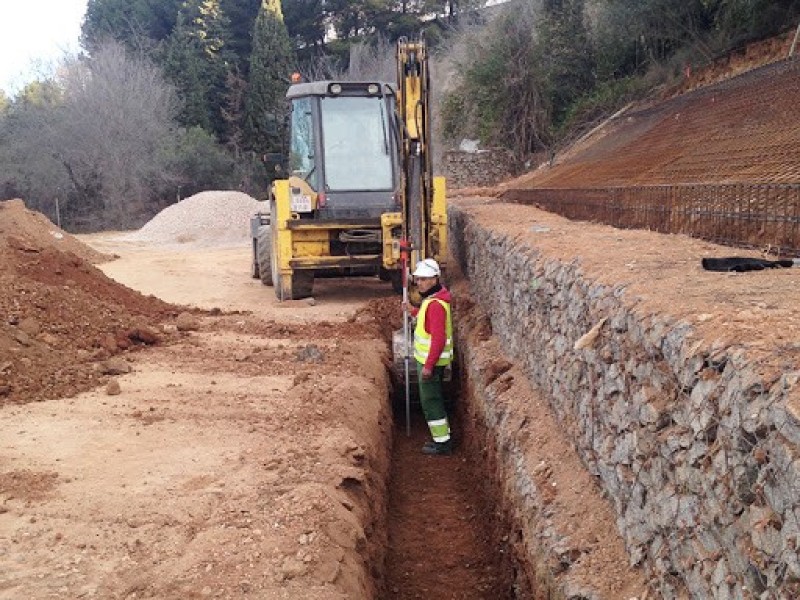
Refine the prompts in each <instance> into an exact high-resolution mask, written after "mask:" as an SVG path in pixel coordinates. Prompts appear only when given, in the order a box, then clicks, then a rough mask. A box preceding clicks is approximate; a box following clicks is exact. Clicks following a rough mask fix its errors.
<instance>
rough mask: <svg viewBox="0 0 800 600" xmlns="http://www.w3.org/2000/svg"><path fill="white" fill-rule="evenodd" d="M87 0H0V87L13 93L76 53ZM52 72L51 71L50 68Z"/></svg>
mask: <svg viewBox="0 0 800 600" xmlns="http://www.w3.org/2000/svg"><path fill="white" fill-rule="evenodd" d="M86 4H87V0H0V89H2V90H5V91H6V93H7V94H9V95H13V94H14V93H15V92H17V91H19V89H20V88H22V87H24V86H25V84H26V83H29V82H30V81H32V80H34V79H35V78H36V73H37V69H38V68H39V67H38V65H43V66H47V65H52V64H53V63H55V62H56V61H57V60H58V59H59V58H60V57H61V56H63V55H64V52H71V53H74V52H77V51H78V49H79V43H78V39H79V37H80V33H81V22H82V21H83V15H84V13H85V12H86ZM47 72H49V71H47Z"/></svg>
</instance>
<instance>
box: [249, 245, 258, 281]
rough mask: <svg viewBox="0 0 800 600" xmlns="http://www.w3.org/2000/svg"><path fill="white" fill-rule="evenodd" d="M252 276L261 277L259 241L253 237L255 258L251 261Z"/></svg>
mask: <svg viewBox="0 0 800 600" xmlns="http://www.w3.org/2000/svg"><path fill="white" fill-rule="evenodd" d="M250 277H252V278H253V279H258V278H259V271H258V241H257V240H255V239H253V260H251V261H250Z"/></svg>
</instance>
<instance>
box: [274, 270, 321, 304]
mask: <svg viewBox="0 0 800 600" xmlns="http://www.w3.org/2000/svg"><path fill="white" fill-rule="evenodd" d="M280 278H281V284H280V285H276V286H275V295H276V296H277V297H278V300H300V299H301V298H308V297H309V296H310V295H311V294H312V293H313V290H314V271H294V272H293V273H292V274H291V275H281V276H280Z"/></svg>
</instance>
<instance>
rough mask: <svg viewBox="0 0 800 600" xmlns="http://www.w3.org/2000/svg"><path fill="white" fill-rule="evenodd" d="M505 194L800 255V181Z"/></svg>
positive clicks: (575, 213)
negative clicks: (792, 182)
mask: <svg viewBox="0 0 800 600" xmlns="http://www.w3.org/2000/svg"><path fill="white" fill-rule="evenodd" d="M501 199H502V200H503V201H505V202H513V203H517V204H526V205H532V206H537V207H539V208H541V209H542V210H546V211H548V212H553V213H557V214H560V215H562V216H564V217H567V218H569V219H574V220H579V221H592V222H595V223H606V224H608V225H612V226H614V227H619V228H622V229H648V230H651V231H658V232H661V233H683V234H686V235H690V236H692V237H696V238H702V239H706V240H709V241H713V242H716V243H719V244H724V245H727V246H739V247H747V248H757V249H760V250H765V251H767V252H769V253H770V254H777V255H782V256H800V184H706V185H654V186H635V187H605V188H534V189H515V190H508V191H507V192H505V193H504V194H503V195H502V197H501Z"/></svg>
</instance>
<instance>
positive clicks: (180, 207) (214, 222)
mask: <svg viewBox="0 0 800 600" xmlns="http://www.w3.org/2000/svg"><path fill="white" fill-rule="evenodd" d="M259 210H261V211H265V210H267V209H266V202H259V201H258V200H256V199H255V198H253V197H252V196H248V195H247V194H243V193H242V192H200V193H199V194H195V195H194V196H190V197H189V198H185V199H183V200H181V201H180V202H177V203H175V204H172V205H170V206H168V207H167V208H165V209H164V210H162V211H161V212H160V213H158V214H157V215H156V216H155V217H153V218H152V219H151V220H150V221H149V222H148V223H146V224H145V225H144V226H143V227H142V228H141V229H140V230H139V231H136V232H133V233H130V234H128V235H126V236H125V237H124V238H123V239H124V240H125V241H132V242H148V243H153V244H189V245H193V246H218V245H224V244H236V243H240V242H244V241H246V240H248V239H249V237H250V229H249V221H250V217H251V216H252V215H253V214H255V213H256V212H257V211H259Z"/></svg>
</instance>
